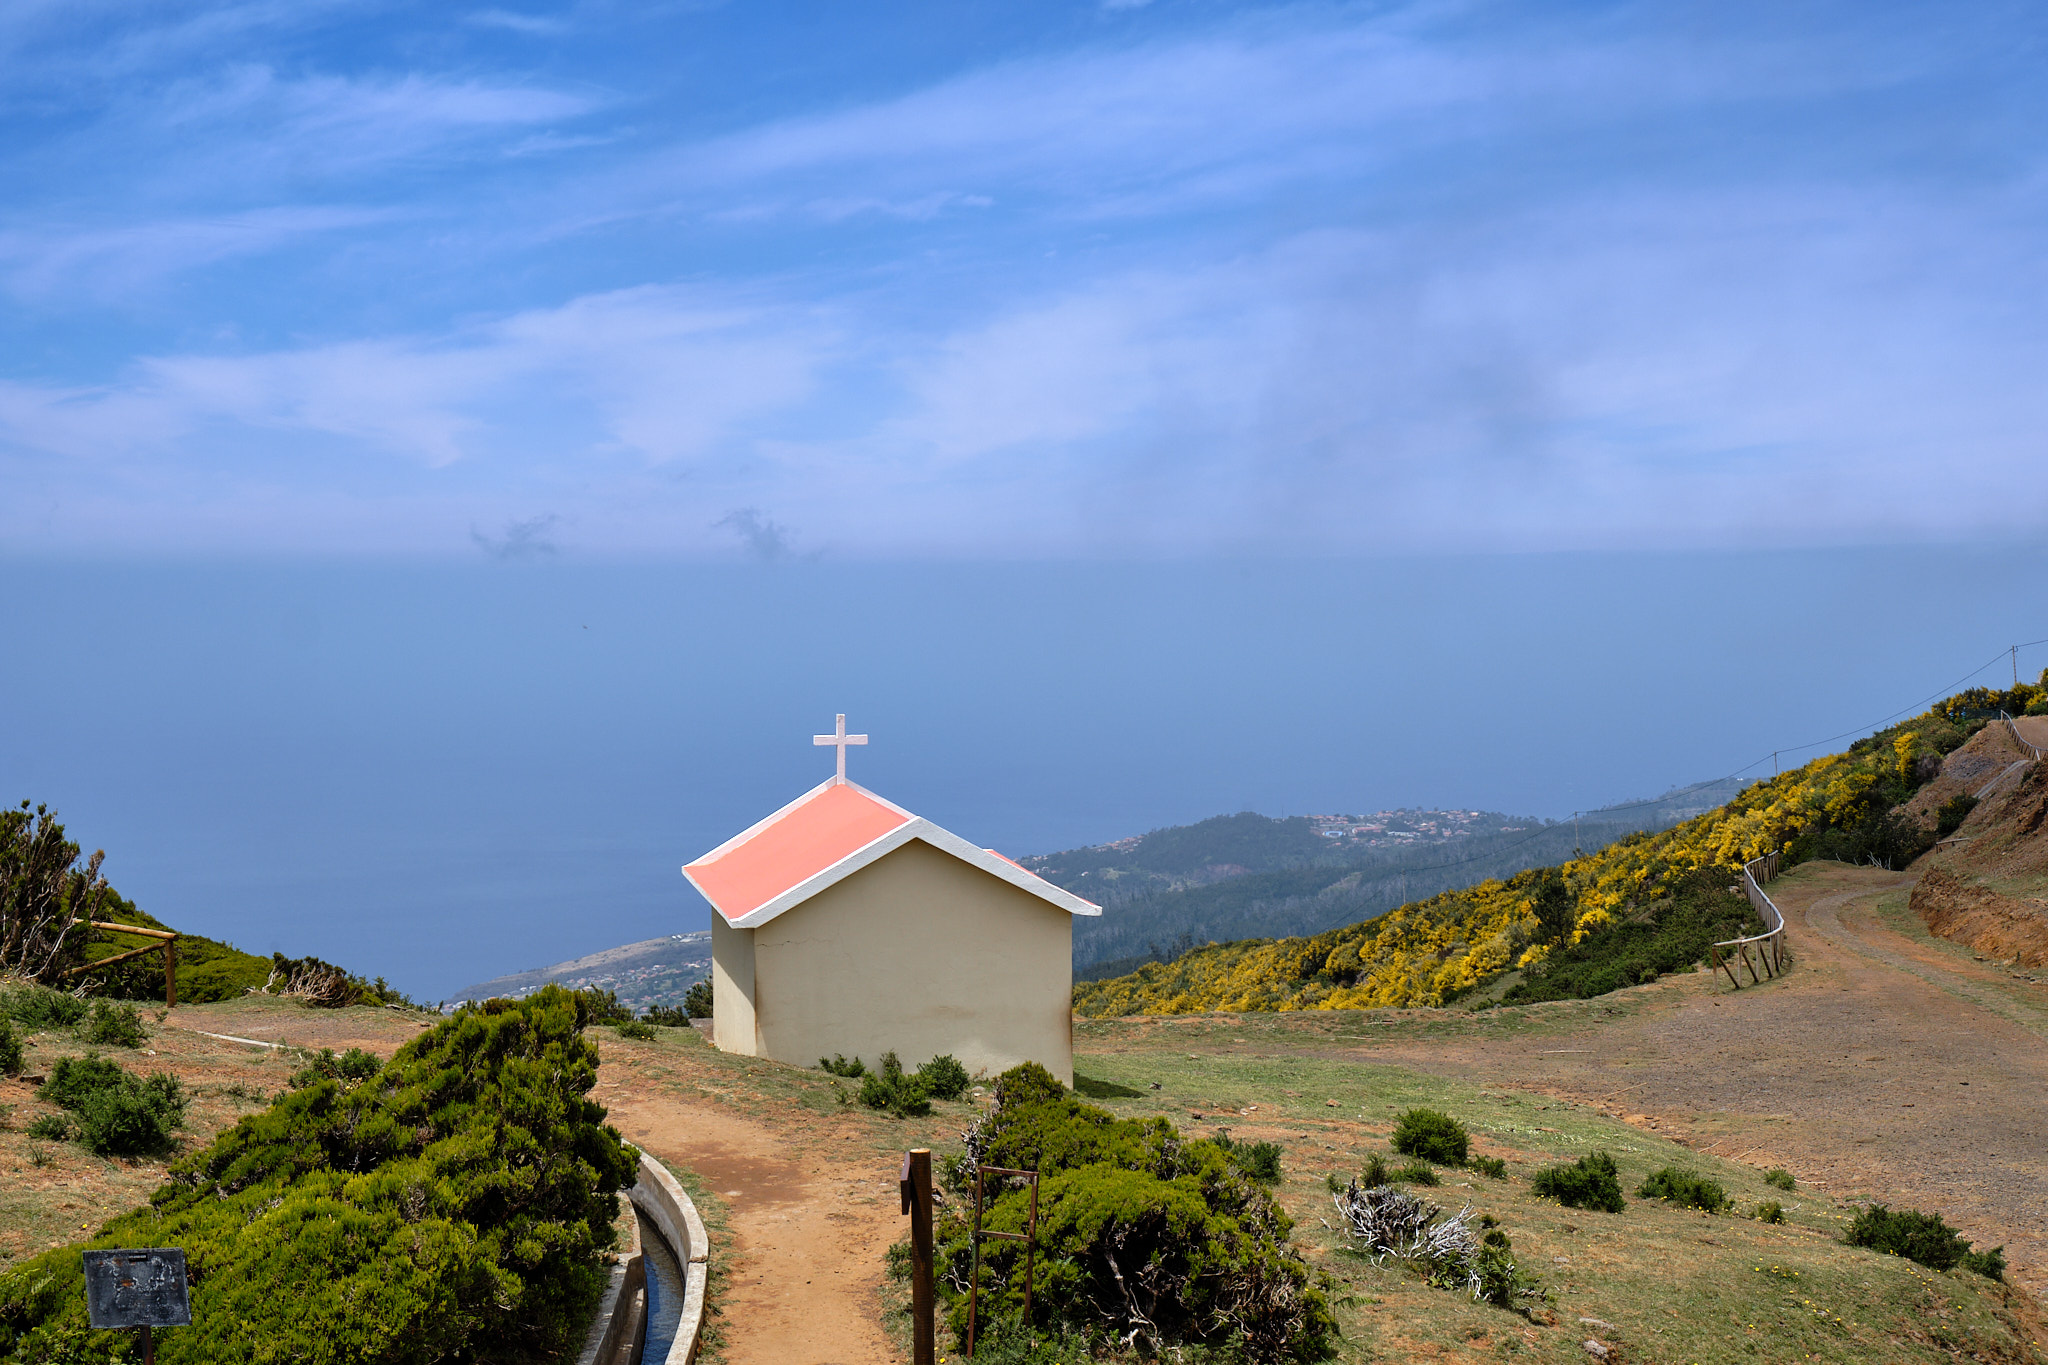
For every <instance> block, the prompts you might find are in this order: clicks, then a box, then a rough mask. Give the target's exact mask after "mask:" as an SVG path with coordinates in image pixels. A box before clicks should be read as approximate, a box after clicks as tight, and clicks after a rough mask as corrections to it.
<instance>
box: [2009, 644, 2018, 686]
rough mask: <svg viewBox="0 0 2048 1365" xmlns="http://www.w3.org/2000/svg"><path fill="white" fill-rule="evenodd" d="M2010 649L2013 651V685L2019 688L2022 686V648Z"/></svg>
mask: <svg viewBox="0 0 2048 1365" xmlns="http://www.w3.org/2000/svg"><path fill="white" fill-rule="evenodd" d="M2010 649H2011V650H2012V685H2013V686H2014V687H2018V686H2019V685H2020V647H2019V646H2018V645H2012V646H2010Z"/></svg>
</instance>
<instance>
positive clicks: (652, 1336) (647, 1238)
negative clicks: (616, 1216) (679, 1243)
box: [634, 1210, 683, 1365]
mask: <svg viewBox="0 0 2048 1365" xmlns="http://www.w3.org/2000/svg"><path fill="white" fill-rule="evenodd" d="M634 1217H636V1218H639V1219H640V1250H641V1253H642V1254H643V1255H644V1256H645V1257H646V1258H647V1345H646V1346H645V1347H644V1348H643V1349H642V1350H641V1352H640V1360H641V1365H662V1362H663V1361H666V1360H667V1359H668V1352H669V1347H670V1346H671V1345H673V1344H674V1342H675V1339H676V1328H677V1327H678V1326H679V1325H681V1323H682V1320H683V1267H682V1265H681V1264H680V1263H679V1262H677V1260H676V1254H675V1252H674V1251H673V1250H672V1249H671V1248H670V1247H669V1244H668V1243H667V1242H664V1241H663V1240H662V1239H661V1233H660V1231H659V1230H658V1229H656V1227H655V1226H654V1224H653V1223H652V1222H650V1221H649V1220H648V1219H646V1218H644V1217H641V1215H640V1213H639V1211H638V1210H635V1211H634Z"/></svg>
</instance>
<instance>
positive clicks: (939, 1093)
mask: <svg viewBox="0 0 2048 1365" xmlns="http://www.w3.org/2000/svg"><path fill="white" fill-rule="evenodd" d="M917 1079H918V1081H919V1082H920V1083H921V1084H922V1085H923V1086H924V1092H925V1093H926V1094H927V1095H930V1096H931V1097H932V1098H933V1099H935V1100H957V1099H959V1098H960V1097H961V1096H962V1095H964V1094H966V1093H967V1086H968V1084H969V1082H971V1081H972V1080H973V1079H974V1078H973V1077H972V1076H969V1075H968V1074H967V1068H966V1067H964V1066H962V1065H960V1062H959V1059H958V1058H956V1057H954V1056H953V1054H952V1053H950V1052H942V1053H940V1054H939V1055H938V1056H936V1057H934V1058H932V1059H931V1060H930V1061H928V1062H926V1063H925V1064H924V1065H923V1066H921V1067H919V1068H918V1069H917Z"/></svg>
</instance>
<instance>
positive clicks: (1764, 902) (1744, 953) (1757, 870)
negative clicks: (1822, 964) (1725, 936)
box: [1707, 853, 1785, 991]
mask: <svg viewBox="0 0 2048 1365" xmlns="http://www.w3.org/2000/svg"><path fill="white" fill-rule="evenodd" d="M1778 862H1779V855H1778V854H1776V853H1766V854H1765V855H1764V856H1763V857H1761V858H1752V859H1750V860H1749V861H1748V862H1746V863H1744V864H1743V865H1742V889H1743V891H1744V892H1745V893H1747V894H1748V896H1749V903H1750V904H1751V905H1752V906H1754V907H1755V908H1756V913H1757V918H1759V919H1761V920H1762V921H1763V922H1764V931H1763V932H1762V933H1761V934H1752V935H1750V936H1749V937H1748V938H1732V939H1729V940H1728V941H1727V942H1726V943H1716V944H1714V945H1713V946H1712V947H1711V948H1709V949H1708V950H1707V953H1708V956H1709V958H1710V959H1711V960H1712V962H1713V964H1714V970H1716V971H1725V972H1727V973H1728V980H1729V982H1730V983H1731V984H1732V985H1733V986H1734V987H1735V989H1736V990H1738V991H1739V990H1741V989H1742V978H1740V977H1738V976H1737V975H1736V974H1735V967H1736V964H1738V963H1740V964H1741V965H1742V966H1743V967H1745V968H1747V969H1748V971H1749V983H1750V984H1751V985H1752V986H1758V985H1762V984H1763V982H1764V981H1765V980H1766V979H1769V978H1773V977H1777V976H1779V975H1780V974H1782V973H1783V972H1784V970H1785V916H1784V915H1783V914H1781V913H1779V911H1778V905H1777V902H1776V901H1773V900H1772V899H1771V898H1770V896H1769V895H1767V894H1766V893H1765V891H1764V888H1763V884H1764V883H1765V882H1768V881H1772V880H1775V879H1776V877H1777V875H1778ZM1724 948H1725V949H1728V950H1730V951H1729V952H1728V953H1727V954H1726V955H1725V956H1724V955H1723V953H1722V951H1721V950H1722V949H1724ZM1759 967H1761V968H1763V973H1762V975H1758V973H1757V968H1759Z"/></svg>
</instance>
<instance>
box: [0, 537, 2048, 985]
mask: <svg viewBox="0 0 2048 1365" xmlns="http://www.w3.org/2000/svg"><path fill="white" fill-rule="evenodd" d="M6 577H7V580H8V583H9V585H10V586H9V591H8V593H7V594H6V597H5V599H4V603H0V633H4V637H5V638H6V639H7V640H8V641H9V642H10V647H9V652H10V664H9V666H8V668H7V669H6V671H5V675H4V677H0V699H4V704H5V708H6V714H7V715H8V716H9V717H10V721H9V724H8V725H7V726H6V727H4V729H0V774H4V775H5V777H6V780H7V784H8V787H9V789H10V790H9V792H8V793H7V794H8V795H9V796H20V795H29V796H34V797H36V798H37V799H41V800H47V801H50V802H52V803H53V804H54V805H56V806H57V807H58V808H59V810H60V811H61V812H62V814H63V817H64V819H65V820H66V821H67V823H68V824H69V826H70V828H71V830H72V832H73V833H74V834H75V835H76V836H77V837H80V838H82V839H83V840H84V841H85V842H86V844H87V846H88V847H93V846H101V847H105V848H106V849H108V850H109V856H108V862H107V870H108V873H109V874H110V876H111V878H112V880H113V881H114V884H115V885H116V886H117V887H118V888H119V889H120V890H121V891H122V892H123V894H125V895H128V896H130V897H132V898H134V899H135V900H136V901H137V902H138V903H139V904H140V905H142V906H143V907H144V908H146V909H147V910H149V911H150V912H151V913H152V914H155V915H157V916H158V917H160V918H162V919H164V920H166V921H168V922H169V923H172V924H175V925H177V926H179V927H181V928H183V929H186V930H189V931H191V932H195V933H203V934H207V935H211V936H215V937H221V938H226V939H228V940H230V941H232V942H234V943H235V944H237V945H238V946H240V947H242V948H245V949H248V950H251V951H256V952H269V951H272V950H273V949H282V950H284V951H287V952H290V953H293V954H300V953H315V954H318V955H320V956H323V957H327V958H330V959H332V960H335V961H339V962H343V963H346V964H349V965H351V966H353V967H356V968H357V969H359V970H364V971H368V972H371V973H383V974H384V975H386V976H387V977H389V978H390V979H391V980H392V981H393V983H394V984H396V985H398V986H400V987H401V988H403V989H404V990H406V991H408V992H410V993H412V994H414V995H416V996H419V997H422V998H438V997H439V995H440V994H441V993H442V992H445V991H452V990H454V989H456V988H457V987H459V986H461V985H463V984H465V983H467V982H469V981H474V980H481V979H484V978H487V977H490V976H494V975H497V974H499V973H501V972H507V971H512V970H517V969H520V968H527V967H534V966H539V965H542V964H544V963H547V962H552V961H557V960H561V959H564V958H568V957H572V956H576V955H579V954H582V953H585V952H590V951H593V950H596V949H599V948H605V947H610V946H613V945H615V944H619V943H625V942H630V941H633V940H636V939H641V938H649V937H653V936H655V935H658V934H663V933H674V932H680V931H683V930H687V929H699V928H703V927H705V926H706V924H707V923H708V916H709V910H708V908H707V907H706V906H705V905H704V903H703V902H702V901H701V900H700V899H699V898H698V897H697V896H696V894H695V893H694V892H692V891H691V890H690V889H689V888H688V886H687V884H686V883H685V882H684V880H683V878H682V877H681V876H680V875H679V873H678V870H677V869H678V867H679V866H680V864H681V863H683V862H684V861H685V860H687V859H689V858H691V857H694V856H695V855H697V854H699V853H702V852H704V851H705V850H707V849H709V848H711V847H712V846H714V845H716V844H717V843H719V842H721V841H722V840H724V839H725V838H727V837H729V836H730V835H732V834H734V833H736V832H738V831H739V830H740V829H742V828H744V827H745V826H746V825H747V824H749V823H751V822H752V821H754V820H756V819H759V818H760V817H761V816H763V815H765V814H767V813H768V812H769V811H771V810H773V809H774V808H775V807H777V806H779V805H780V804H782V803H783V802H785V801H787V800H789V799H791V798H792V797H794V796H796V795H797V794H799V793H801V792H802V791H804V790H805V789H806V788H808V787H809V786H811V785H812V784H813V783H815V782H817V781H819V780H821V779H822V778H823V777H825V776H828V775H829V774H830V772H831V754H830V751H829V750H823V749H816V748H813V747H812V745H811V743H810V737H811V735H812V734H813V733H816V732H819V731H823V730H829V729H830V728H831V724H832V716H833V713H834V712H836V711H844V712H846V713H847V715H848V720H849V724H850V725H851V726H852V727H853V728H855V729H857V730H860V731H865V732H867V733H869V734H871V735H872V736H873V742H872V743H871V744H870V745H869V747H867V748H865V749H855V750H853V751H851V753H850V756H849V765H850V772H851V774H852V776H853V777H854V778H855V779H856V780H858V781H861V782H863V783H865V784H867V785H870V786H871V787H873V788H874V789H875V790H878V791H880V792H881V793H883V794H884V795H887V796H889V797H890V798H892V799H894V800H896V801H899V802H901V803H903V804H905V805H907V806H909V807H910V808H911V809H913V810H916V811H918V812H919V813H920V814H924V815H928V816H930V817H931V818H933V819H935V820H937V821H938V822H939V823H940V824H942V825H945V826H947V827H948V828H951V829H954V830H956V831H957V832H959V833H961V834H963V835H965V836H966V837H968V838H971V839H974V840H977V841H979V842H982V843H985V844H988V845H991V846H993V847H996V848H998V849H1001V850H1003V851H1004V852H1007V853H1011V854H1020V853H1034V852H1044V851H1050V850H1053V849H1057V848H1064V847H1071V846H1074V845H1078V844H1086V843H1095V842H1100V841H1103V840H1106V839H1111V838H1116V837H1118V836H1121V835H1126V834H1134V833H1141V832H1143V831H1144V830H1147V829H1150V828H1154V827H1156V826H1159V825H1164V824H1173V823H1183V822H1187V821H1191V820H1196V819H1200V818H1202V817H1205V816H1208V815H1214V814H1217V813H1220V812H1224V811H1231V810H1239V809H1246V808H1250V809H1255V810H1259V811H1263V812H1266V813H1268V814H1294V813H1309V812H1322V811H1366V810H1372V809H1377V808H1380V807H1385V806H1402V805H1433V806H1461V807H1479V808H1485V809H1497V810H1504V811H1510V812H1516V813H1532V814H1538V815H1546V816H1552V817H1561V816H1565V815H1568V814H1569V813H1570V812H1571V810H1572V809H1573V808H1575V807H1592V806H1596V805H1599V804H1602V803H1605V802H1610V801H1615V800H1620V799H1624V798H1628V797H1631V796H1640V795H1646V794H1654V793H1656V792H1659V791H1662V790H1664V789H1665V788H1667V787H1669V786H1672V785H1675V784H1682V783H1687V782H1691V781H1696V780H1700V779H1703V778H1709V777H1718V776H1721V775H1723V774H1725V773H1728V772H1730V771H1732V770H1734V769H1737V768H1740V767H1743V766H1744V765H1754V764H1755V763H1756V761H1757V760H1759V759H1762V760H1763V762H1762V765H1761V767H1756V766H1752V767H1751V768H1750V771H1751V772H1755V773H1766V774H1767V773H1768V772H1769V771H1770V760H1769V757H1768V756H1769V753H1770V751H1771V750H1772V749H1773V748H1777V747H1780V746H1783V747H1787V748H1789V747H1790V746H1793V745H1797V744H1803V743H1806V742H1809V741H1814V740H1820V739H1824V738H1827V737H1829V736H1833V735H1835V734H1837V732H1840V731H1843V730H1848V729H1851V728H1855V727H1858V726H1867V725H1868V724H1870V723H1872V722H1875V721H1877V720H1879V719H1881V718H1883V717H1885V716H1887V715H1889V714H1890V713H1892V712H1894V711H1898V710H1901V709H1903V708H1905V707H1907V706H1910V705H1911V704H1913V703H1914V702H1916V701H1919V700H1920V699H1921V698H1923V697H1925V696H1926V695H1928V694H1930V693H1933V692H1935V691H1937V690H1940V689H1945V688H1946V687H1947V685H1948V684H1950V683H1952V682H1954V681H1956V680H1957V678H1958V675H1960V674H1962V673H1964V672H1965V671H1966V670H1968V669H1970V668H1973V667H1975V666H1977V665H1979V664H1983V663H1985V662H1986V660H1987V659H1988V658H1989V656H1990V654H1991V651H1992V650H1994V649H1996V648H1997V647H1998V645H1999V643H2000V642H2001V641H2004V640H2006V639H2007V638H2008V628H2009V626H2010V624H2011V622H2012V621H2014V620H2016V619H2022V618H2023V617H2025V616H2027V615H2029V614H2038V611H2039V606H2040V602H2039V594H2038V585H2039V584H2040V583H2041V582H2043V581H2048V553H2043V552H2041V551H2040V550H2036V549H2004V550H1992V551H1982V552H1961V551H1955V550H1942V549H1904V550H1886V551H1876V550H1847V551H1829V552H1821V553H1803V554H1793V553H1787V554H1765V553H1746V554H1674V555H1661V556H1660V555H1648V554H1631V555H1549V556H1503V557H1494V558H1459V559H1453V558H1442V559H1417V558H1402V559H1381V560H1373V559H1348V560H1315V561H1294V562H1287V561H1270V560H1269V561H1264V562H1244V563H1213V562H1212V563H1185V562H1183V563H1165V564H1129V563H1123V564H1080V565H1075V564H1066V565H1048V564H995V565H960V564H924V565H916V564H863V565H828V564H776V565H725V566H711V565H696V566H660V565H644V564H642V565H616V564H614V565H590V564H565V563H549V564H538V565H533V564H481V565H475V566H463V565H455V564H422V563H415V564H405V565H387V566H373V567H365V566H361V565H354V566H348V565H308V564H302V563H301V564H292V563H265V564H220V565H199V564H190V563H185V564H164V563H150V564H119V563H116V564H105V563H102V564H83V563H59V564H53V563H47V562H35V563H24V562H18V561H17V562H13V563H9V564H7V565H6ZM2023 638H2025V637H2023ZM2022 655H2023V657H2022V658H2021V660H2020V663H2021V667H2022V670H2023V671H2027V672H2029V673H2030V674H2031V673H2033V672H2038V671H2039V669H2040V668H2041V667H2042V666H2043V665H2044V664H2048V648H2043V647H2036V648H2034V649H2032V650H2028V651H2022ZM2008 671H2009V665H2008V662H2007V660H2006V659H2005V658H2004V657H2003V656H2000V657H1999V658H1998V659H1997V660H1996V661H1995V663H1994V665H1993V666H1992V667H1991V668H1989V669H1987V670H1985V671H1984V672H1983V674H1982V677H1983V678H1984V679H1985V680H1992V679H1996V678H1998V677H2001V676H2005V675H2006V674H2007V673H2008ZM1831 747H1834V748H1839V747H1841V744H1840V743H1839V742H1838V743H1837V744H1835V745H1833V746H1831ZM1823 751H1825V750H1807V751H1804V752H1803V753H1801V754H1799V755H1798V757H1799V758H1802V759H1803V758H1805V757H1810V756H1812V755H1813V754H1814V753H1817V752H1823Z"/></svg>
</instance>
